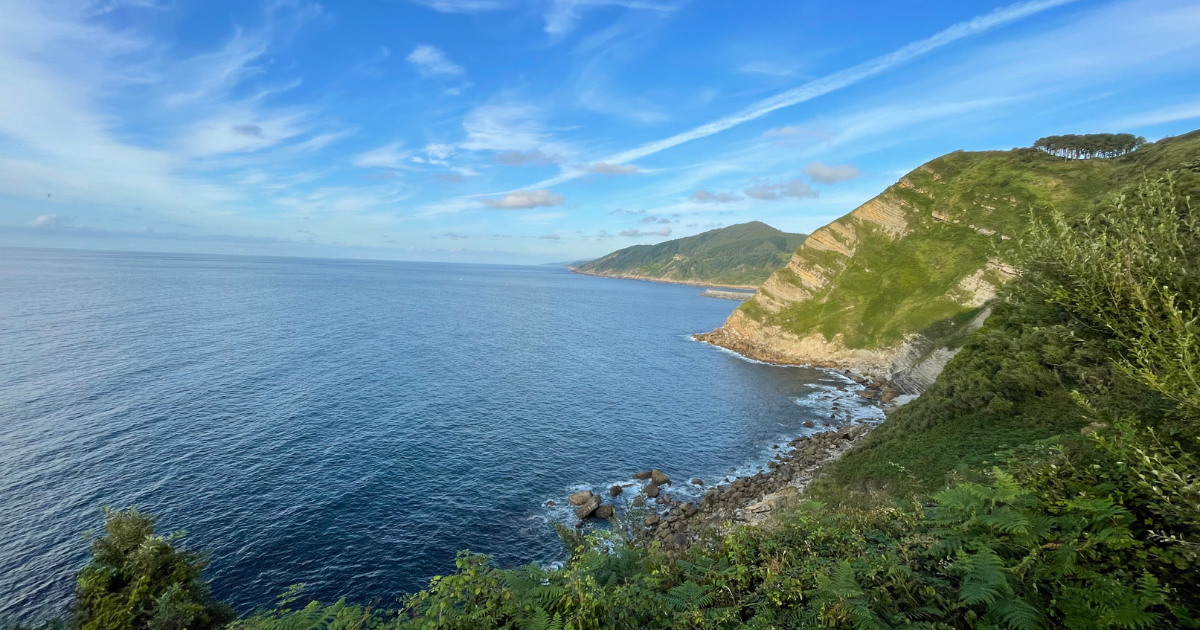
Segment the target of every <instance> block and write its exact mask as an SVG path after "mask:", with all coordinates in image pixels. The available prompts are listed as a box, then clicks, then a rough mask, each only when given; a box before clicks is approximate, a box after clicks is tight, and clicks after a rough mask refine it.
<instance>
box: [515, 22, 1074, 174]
mask: <svg viewBox="0 0 1200 630" xmlns="http://www.w3.org/2000/svg"><path fill="white" fill-rule="evenodd" d="M1075 1H1076V0H1033V1H1031V2H1021V3H1017V4H1013V5H1009V6H1007V7H1003V8H1000V9H996V10H995V11H992V12H991V13H988V14H986V15H982V16H979V17H976V18H974V19H971V20H967V21H966V22H960V23H958V24H955V25H953V26H951V27H949V28H947V29H944V30H942V31H940V32H938V33H937V34H935V35H933V36H931V37H928V38H925V39H922V40H918V41H916V42H913V43H911V44H908V45H906V46H903V47H901V48H899V49H897V50H895V51H892V52H890V53H888V54H886V55H882V56H880V57H875V58H874V59H871V60H868V61H864V62H863V63H860V64H858V65H856V66H852V67H850V68H847V69H845V70H840V71H838V72H835V73H833V74H830V75H827V76H824V77H821V78H819V79H815V80H813V81H809V82H808V83H805V84H804V85H802V86H800V87H798V88H795V89H792V90H788V91H786V92H783V93H781V94H777V95H775V96H772V97H770V98H767V99H763V100H761V101H758V102H757V103H754V104H753V105H751V106H749V107H747V108H745V109H743V110H742V111H740V112H737V113H735V114H732V115H730V116H726V117H724V118H720V119H717V120H714V121H712V122H710V123H707V124H704V125H701V126H699V127H696V128H694V129H691V130H689V131H685V132H683V133H679V134H676V135H674V136H671V137H669V138H664V139H662V140H657V141H654V142H650V143H647V144H643V145H642V146H640V147H637V148H634V149H630V150H628V151H624V152H621V153H617V154H615V155H613V156H611V157H609V158H608V159H605V160H604V161H605V162H609V163H613V164H624V163H626V162H632V161H634V160H638V159H641V158H644V157H646V156H649V155H653V154H655V153H658V152H660V151H665V150H666V149H670V148H672V147H676V146H679V145H681V144H683V143H685V142H690V141H692V140H698V139H700V138H705V137H708V136H711V135H713V134H716V133H720V132H722V131H725V130H727V129H732V128H734V127H736V126H738V125H741V124H744V123H747V122H749V121H752V120H756V119H758V118H762V117H763V116H766V115H767V114H769V113H771V112H773V111H776V110H778V109H782V108H784V107H791V106H793V105H798V104H800V103H803V102H805V101H810V100H812V99H814V98H817V97H819V96H824V95H825V94H829V93H830V92H835V91H837V90H840V89H842V88H845V87H848V86H851V85H854V84H855V83H858V82H860V81H863V80H866V79H869V78H871V77H874V76H877V75H880V74H882V73H884V72H886V71H888V70H891V69H892V68H895V67H896V66H899V65H901V64H904V63H907V62H909V61H912V60H913V59H916V58H918V57H921V56H923V55H926V54H929V53H931V52H933V51H935V50H937V49H939V48H942V47H944V46H947V45H949V44H952V43H954V42H956V41H959V40H961V39H964V38H966V37H971V36H973V35H978V34H981V33H984V32H987V31H990V30H992V29H995V28H999V27H1001V26H1004V25H1007V24H1010V23H1012V22H1015V21H1017V20H1020V19H1022V18H1026V17H1029V16H1031V15H1034V14H1037V13H1040V12H1042V11H1046V10H1048V9H1052V8H1054V7H1058V6H1062V5H1064V4H1069V3H1071V2H1075ZM580 175H581V173H579V172H567V173H564V174H562V175H560V176H559V177H556V178H553V179H550V180H547V181H544V182H540V183H539V184H537V185H538V186H552V185H555V184H560V183H563V182H565V181H569V180H571V179H575V178H576V177H579V176H580Z"/></svg>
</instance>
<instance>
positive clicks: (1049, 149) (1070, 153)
mask: <svg viewBox="0 0 1200 630" xmlns="http://www.w3.org/2000/svg"><path fill="white" fill-rule="evenodd" d="M1144 144H1146V139H1145V138H1143V137H1141V136H1134V135H1133V134H1131V133H1088V134H1083V135H1077V134H1073V133H1071V134H1067V135H1065V136H1046V137H1045V138H1038V140H1037V142H1034V143H1033V148H1035V149H1041V150H1042V151H1045V152H1046V153H1049V154H1051V155H1057V156H1059V157H1065V158H1073V159H1076V160H1079V159H1088V158H1092V157H1105V158H1111V157H1117V156H1121V155H1125V154H1126V153H1129V152H1130V151H1135V150H1137V149H1138V148H1139V147H1141V146H1142V145H1144Z"/></svg>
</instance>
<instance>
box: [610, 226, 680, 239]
mask: <svg viewBox="0 0 1200 630" xmlns="http://www.w3.org/2000/svg"><path fill="white" fill-rule="evenodd" d="M618 234H620V235H621V236H628V237H641V236H670V235H671V228H669V227H665V228H663V229H661V230H637V229H634V230H621V231H620V232H618Z"/></svg>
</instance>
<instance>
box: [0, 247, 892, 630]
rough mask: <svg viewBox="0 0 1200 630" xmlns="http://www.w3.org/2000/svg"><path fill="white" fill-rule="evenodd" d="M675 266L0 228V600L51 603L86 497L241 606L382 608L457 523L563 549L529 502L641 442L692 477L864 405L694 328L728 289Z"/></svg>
mask: <svg viewBox="0 0 1200 630" xmlns="http://www.w3.org/2000/svg"><path fill="white" fill-rule="evenodd" d="M700 291H701V289H699V288H697V287H691V286H681V285H671V284H658V283H650V282H639V281H633V280H616V279H608V278H597V277H591V276H584V275H578V274H574V273H571V272H570V271H568V270H567V269H566V268H564V267H561V266H498V265H468V264H431V263H412V262H380V261H364V260H326V259H301V258H276V257H248V256H209V255H184V254H148V253H147V254H142V253H124V252H122V253H114V252H88V251H69V250H48V249H17V248H0V514H3V517H4V523H3V526H2V527H0V620H5V619H7V620H9V621H12V620H17V621H26V622H34V621H40V620H46V619H50V618H53V617H55V616H57V615H61V614H62V613H63V612H64V610H65V609H66V607H67V606H68V604H69V602H70V598H71V593H72V588H73V576H74V574H75V572H76V571H78V570H79V569H80V567H82V566H83V565H84V564H85V563H86V561H87V558H88V553H87V549H88V540H87V538H86V534H87V532H89V531H92V532H99V531H102V529H103V516H102V512H101V510H102V508H104V507H106V506H109V507H116V508H120V507H127V506H136V507H137V508H138V509H139V510H141V511H143V512H146V513H149V514H153V515H154V516H156V517H157V518H158V527H159V531H160V532H162V533H170V532H175V531H184V532H185V535H184V537H183V538H182V541H183V544H186V545H187V546H189V547H191V548H194V549H198V550H202V551H204V552H206V553H207V554H208V555H209V559H210V565H209V567H208V569H207V571H206V576H207V577H208V578H210V579H211V582H212V588H213V592H214V594H215V595H216V596H217V597H218V598H220V599H222V600H225V601H227V602H230V603H231V604H232V605H233V606H234V607H235V608H237V609H238V610H239V611H240V612H249V611H253V610H255V609H257V608H262V607H268V606H271V605H272V604H273V603H274V602H275V600H276V598H277V597H278V596H279V595H280V594H281V593H282V592H284V591H285V590H286V589H287V588H288V587H289V586H291V585H295V584H300V583H303V584H304V585H305V586H304V590H303V594H304V595H303V596H304V597H305V598H312V599H320V600H323V601H332V600H336V599H337V598H340V597H343V596H344V597H347V598H348V599H350V600H352V601H355V602H360V603H374V604H375V605H377V606H383V607H389V606H395V605H396V604H397V601H398V598H399V597H401V596H402V595H403V594H404V593H406V592H411V591H414V590H417V589H420V588H422V587H423V586H425V585H426V584H427V583H428V581H429V579H430V578H431V577H433V576H435V575H439V574H446V573H448V572H451V571H453V568H454V558H455V554H456V553H458V552H459V551H461V550H470V551H472V552H475V553H485V554H490V555H492V557H493V561H494V562H495V563H496V564H497V565H500V566H521V565H525V564H528V563H538V564H541V565H549V564H552V563H554V562H558V561H561V560H562V559H563V557H564V555H563V549H562V545H561V544H560V542H559V540H558V538H557V536H556V534H555V532H554V530H553V527H552V526H551V523H552V522H553V521H559V522H562V523H564V524H568V525H574V517H573V515H572V513H571V512H570V508H569V507H567V506H565V503H566V501H565V498H566V495H567V494H568V493H570V492H572V491H574V490H577V489H581V488H592V489H595V490H597V491H603V490H606V489H607V488H608V487H609V486H611V485H620V484H628V483H631V481H632V479H631V475H632V474H633V473H635V472H637V471H639V470H644V469H648V468H652V467H653V468H659V469H661V470H663V471H664V472H666V473H667V474H668V475H670V476H671V478H672V480H673V481H674V484H673V486H672V487H671V489H670V491H669V492H668V494H671V495H673V496H676V497H679V498H683V499H687V498H689V497H693V498H694V497H695V496H698V495H699V494H700V493H701V492H702V491H703V488H702V487H700V486H697V485H693V484H692V483H691V480H692V479H698V480H701V481H702V482H703V483H704V484H705V485H706V486H710V485H712V484H715V483H720V482H721V481H722V480H724V479H727V478H729V477H730V476H732V475H736V474H746V473H750V472H753V471H754V470H757V469H758V468H760V467H762V466H763V465H764V464H765V463H766V462H767V461H768V460H769V459H770V457H771V456H772V455H773V454H774V453H775V452H776V451H775V448H774V447H777V446H782V445H783V443H784V442H785V441H786V440H789V439H791V438H794V437H797V436H800V435H805V434H807V433H811V432H813V431H817V430H821V428H822V427H823V426H824V425H826V424H829V425H841V424H845V423H849V422H858V421H872V420H878V419H880V418H881V414H880V413H879V411H878V410H877V409H875V408H874V407H871V406H870V405H868V404H866V403H865V402H862V401H861V399H860V398H859V397H857V396H853V395H850V390H853V389H854V387H855V386H854V385H853V383H852V382H851V381H849V380H848V379H846V378H845V377H844V376H842V375H839V374H837V373H835V372H830V371H821V370H813V369H807V368H795V367H791V368H785V367H777V366H771V365H765V364H762V363H756V362H753V361H749V360H746V359H743V358H741V357H739V356H737V355H734V354H732V353H730V352H727V351H725V350H722V349H719V348H716V347H712V346H709V345H705V344H702V343H698V342H696V341H694V340H692V339H691V337H690V335H691V334H692V333H697V332H705V331H709V330H712V329H714V328H716V327H717V326H719V325H720V324H721V323H722V322H723V321H724V320H725V318H726V317H727V316H728V315H729V314H730V312H731V311H732V310H733V309H734V308H735V307H736V306H737V304H738V303H737V302H736V301H729V300H719V299H711V298H704V297H700V296H699V293H700ZM835 400H841V401H842V404H841V405H840V409H841V411H839V415H838V417H836V418H831V417H830V416H831V414H832V406H833V402H834V401H835ZM846 410H849V411H850V413H846ZM806 421H812V422H813V423H814V425H815V428H811V429H810V428H805V426H804V424H805V422H806ZM632 495H633V492H632V491H631V492H627V493H625V494H624V495H622V497H620V498H618V499H617V502H618V505H620V503H621V502H623V501H624V500H626V499H628V498H629V497H631V496H632ZM605 496H606V497H607V494H606V495H605ZM547 502H554V503H556V504H557V505H554V506H547ZM599 526H603V525H599Z"/></svg>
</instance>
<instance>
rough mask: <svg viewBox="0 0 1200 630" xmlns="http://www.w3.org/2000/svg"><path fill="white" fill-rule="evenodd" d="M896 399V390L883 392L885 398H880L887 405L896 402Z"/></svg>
mask: <svg viewBox="0 0 1200 630" xmlns="http://www.w3.org/2000/svg"><path fill="white" fill-rule="evenodd" d="M895 398H896V390H894V389H889V390H887V391H886V392H883V397H882V398H880V399H879V400H882V401H883V402H885V403H887V402H892V401H893V400H895Z"/></svg>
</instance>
